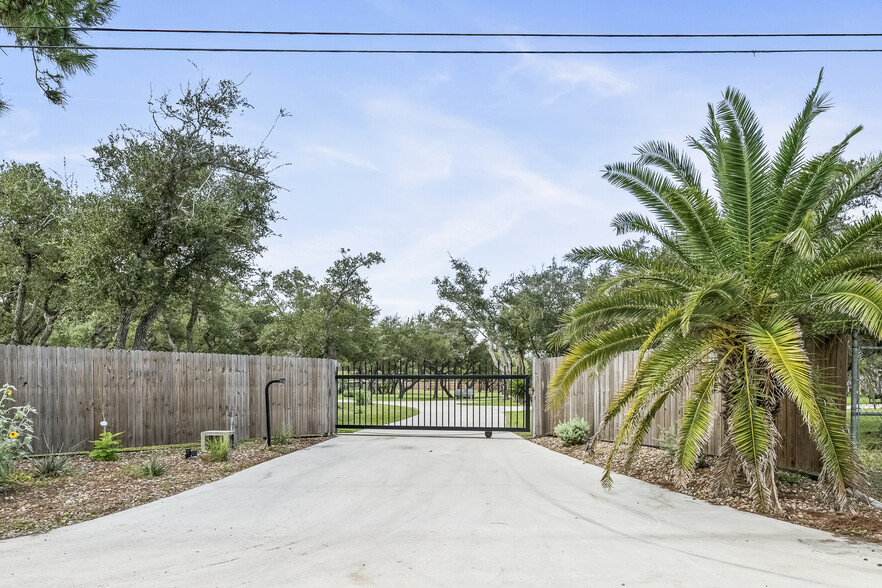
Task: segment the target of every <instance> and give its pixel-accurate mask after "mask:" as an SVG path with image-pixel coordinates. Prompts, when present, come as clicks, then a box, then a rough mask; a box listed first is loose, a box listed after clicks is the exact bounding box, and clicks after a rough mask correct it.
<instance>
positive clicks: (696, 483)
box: [533, 437, 882, 543]
mask: <svg viewBox="0 0 882 588" xmlns="http://www.w3.org/2000/svg"><path fill="white" fill-rule="evenodd" d="M533 442H534V443H536V444H538V445H541V446H542V447H545V448H547V449H551V450H553V451H557V452H558V453H563V454H564V455H569V456H570V457H574V458H576V459H580V460H583V461H585V462H588V463H592V464H594V465H596V466H600V467H604V465H605V464H606V459H607V457H608V456H609V452H610V450H611V448H612V443H607V442H599V443H598V444H597V446H596V447H595V451H594V453H593V454H585V452H584V451H583V450H582V446H581V445H580V446H576V447H564V445H563V443H562V442H561V441H560V439H558V438H556V437H538V438H535V439H533ZM707 461H708V466H712V465H713V458H708V460H707ZM623 466H624V460H623V459H619V458H617V460H616V463H615V465H614V467H613V471H614V472H616V473H618V474H625V472H624V467H623ZM711 471H712V467H705V468H698V469H697V470H696V471H695V474H694V475H693V476H692V478H691V480H690V481H689V483H688V485H687V487H686V489H685V491H680V490H678V489H677V488H676V487H675V484H674V481H675V470H674V465H673V460H672V459H671V458H670V457H669V456H668V454H667V453H666V452H664V451H663V450H661V449H656V448H654V447H642V448H640V450H639V452H638V454H637V456H636V457H635V458H634V461H633V462H632V464H631V469H630V471H628V472H627V475H628V476H630V477H632V478H637V479H638V480H643V481H644V482H649V483H651V484H655V485H657V486H661V487H663V488H667V489H669V490H674V491H680V492H682V493H683V494H687V495H689V496H694V497H695V498H699V499H701V500H705V501H707V502H710V503H712V504H722V505H725V506H729V507H732V508H735V509H738V510H743V511H747V512H757V511H756V510H755V509H754V508H753V504H752V501H751V499H750V497H749V496H748V493H747V490H748V487H747V485H746V483H745V482H744V480H743V479H739V480H738V482H737V484H736V488H735V490H734V491H733V492H732V493H731V495H729V496H719V495H718V494H717V493H716V492H715V491H714V489H713V480H712V476H711ZM613 481H615V476H613ZM613 491H615V488H613ZM778 492H779V498H780V501H781V506H782V508H783V510H784V512H783V514H781V515H772V516H774V518H777V519H781V520H784V521H788V522H791V523H795V524H797V525H803V526H805V527H812V528H815V529H821V530H822V531H829V532H831V533H836V534H837V535H844V536H848V537H854V538H858V539H863V540H866V541H872V542H875V543H882V510H879V509H876V508H873V507H870V506H867V505H864V504H858V503H856V504H855V512H854V513H852V514H847V513H840V512H836V511H835V510H834V509H833V508H832V507H831V506H829V505H828V504H826V503H825V502H824V500H823V499H822V498H821V496H822V495H821V491H820V485H819V484H818V482H817V481H815V480H813V479H812V478H810V477H807V476H802V475H799V474H793V473H790V472H780V473H779V477H778Z"/></svg>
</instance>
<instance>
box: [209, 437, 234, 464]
mask: <svg viewBox="0 0 882 588" xmlns="http://www.w3.org/2000/svg"><path fill="white" fill-rule="evenodd" d="M205 446H206V447H207V448H208V456H207V459H208V461H227V459H228V458H229V453H230V440H229V438H228V437H209V438H207V439H206V440H205ZM203 455H205V454H203Z"/></svg>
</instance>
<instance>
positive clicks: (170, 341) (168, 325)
mask: <svg viewBox="0 0 882 588" xmlns="http://www.w3.org/2000/svg"><path fill="white" fill-rule="evenodd" d="M162 318H163V320H165V335H166V336H167V337H168V344H169V347H171V350H172V351H173V352H175V353H177V352H178V346H177V345H176V344H175V340H174V339H172V334H171V321H170V320H168V312H163V313H162Z"/></svg>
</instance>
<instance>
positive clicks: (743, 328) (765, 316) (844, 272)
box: [548, 76, 882, 512]
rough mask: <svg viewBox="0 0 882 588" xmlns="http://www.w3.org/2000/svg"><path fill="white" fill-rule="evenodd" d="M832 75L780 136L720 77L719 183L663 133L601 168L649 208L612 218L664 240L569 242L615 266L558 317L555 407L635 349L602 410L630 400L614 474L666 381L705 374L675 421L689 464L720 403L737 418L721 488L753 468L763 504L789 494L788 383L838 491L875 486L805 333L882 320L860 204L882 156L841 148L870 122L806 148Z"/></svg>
mask: <svg viewBox="0 0 882 588" xmlns="http://www.w3.org/2000/svg"><path fill="white" fill-rule="evenodd" d="M820 85H821V78H820V76H819V78H818V83H817V85H816V86H815V87H814V89H813V90H812V91H811V93H810V94H809V96H808V98H807V99H806V101H805V105H804V107H803V108H802V109H801V111H800V112H799V113H798V114H797V116H796V118H795V119H794V120H793V123H792V124H791V125H790V127H789V129H788V130H787V131H786V132H785V134H784V137H783V139H782V140H781V142H780V144H779V145H780V146H779V148H778V150H777V152H775V153H770V152H769V150H768V148H767V146H766V141H765V138H764V136H763V130H762V126H761V125H760V123H759V120H758V119H757V117H756V115H755V113H754V111H753V109H752V108H751V106H750V103H749V102H748V100H747V98H746V97H745V96H744V95H743V94H742V93H741V92H739V91H738V90H736V89H734V88H728V89H726V91H725V92H724V93H723V99H722V100H721V101H720V102H719V103H718V104H716V105H708V110H707V112H708V115H707V120H708V122H707V126H706V127H705V128H704V129H703V130H702V131H701V133H700V134H699V135H698V136H697V137H691V138H689V139H688V140H687V144H688V145H689V147H690V148H692V149H694V150H695V152H696V153H697V154H698V155H699V156H702V157H704V158H706V160H707V163H708V165H709V169H710V171H711V176H712V178H711V181H710V182H709V183H707V182H703V181H702V178H701V176H700V173H699V167H698V166H696V165H695V164H694V163H693V162H692V161H691V159H690V158H689V156H688V155H687V154H686V153H683V152H682V151H681V150H680V149H679V148H678V147H676V146H674V145H673V144H670V143H667V142H663V141H650V142H647V143H644V144H643V145H641V146H640V147H638V148H637V158H636V161H634V162H623V163H615V164H611V165H608V166H606V169H605V173H604V178H605V179H607V180H608V181H609V182H610V183H612V184H613V185H614V186H617V187H620V188H623V189H625V190H627V191H628V192H630V193H631V194H632V195H634V196H635V197H636V198H637V200H638V201H640V203H641V204H643V206H645V208H646V209H647V210H648V211H649V215H645V214H640V213H621V214H619V215H617V216H616V217H615V218H614V220H613V227H614V228H615V229H616V231H617V232H618V233H619V234H624V233H637V234H638V235H640V237H641V239H651V240H652V241H653V242H655V243H658V245H657V246H656V247H655V248H647V247H645V245H643V244H645V243H646V241H645V240H644V241H641V242H640V243H639V245H641V246H621V247H607V246H602V247H594V246H590V247H580V248H577V249H575V250H574V251H573V252H572V253H571V254H570V255H569V256H568V258H569V259H570V260H571V261H575V262H578V263H582V264H588V263H596V262H601V263H610V264H612V265H614V266H615V267H616V268H617V269H618V272H617V274H616V275H615V276H614V277H613V278H611V279H610V280H608V281H607V282H606V283H605V284H603V285H602V286H601V287H600V289H599V290H598V291H597V292H596V293H595V294H593V295H592V296H590V297H589V298H587V299H586V300H585V301H584V302H582V303H581V304H579V305H577V306H576V307H575V308H574V309H573V310H571V311H570V312H568V313H567V315H566V317H565V319H564V324H563V326H562V327H561V328H560V329H559V330H558V332H557V333H556V335H555V343H557V344H558V345H560V346H563V347H566V348H567V349H568V352H567V354H566V356H565V358H564V360H563V361H562V362H561V364H560V366H559V367H558V369H557V371H556V373H555V375H554V377H553V379H552V391H551V394H550V395H549V401H548V404H549V405H550V407H551V408H558V407H560V406H561V405H562V403H563V401H564V400H565V398H566V397H567V395H568V394H569V390H570V388H571V386H572V385H573V383H574V382H575V381H576V379H577V378H578V377H579V376H580V375H581V374H583V373H586V372H589V373H596V372H597V370H600V369H603V368H604V367H605V366H606V365H608V363H609V362H610V361H611V360H612V358H614V357H616V356H618V355H619V354H621V353H623V352H626V351H636V352H638V355H637V358H638V361H637V363H636V366H635V368H634V370H633V372H632V373H631V374H629V377H628V378H627V379H626V381H625V383H624V385H623V386H622V387H621V388H620V389H619V390H617V391H616V394H615V396H614V398H613V400H612V401H611V402H610V403H609V406H608V407H607V410H606V413H605V415H604V420H603V425H602V426H605V425H607V424H608V423H610V422H612V421H613V420H614V419H616V418H617V417H619V416H622V425H621V427H620V428H619V430H618V433H617V434H616V438H615V441H614V445H613V450H612V451H611V452H610V455H609V459H608V461H607V464H606V471H605V472H604V476H603V479H602V483H603V485H604V487H609V486H610V485H611V484H612V479H611V477H610V471H611V468H612V464H613V462H614V459H615V457H616V456H617V455H620V454H622V453H625V454H626V455H628V456H629V457H630V456H633V455H634V454H635V452H636V451H637V450H638V449H639V448H640V446H641V444H642V441H643V439H644V437H645V435H646V432H647V431H648V430H649V428H650V427H651V425H652V422H653V419H654V417H655V416H656V414H658V411H659V410H661V408H662V407H663V406H664V405H665V402H666V399H667V398H669V397H671V395H673V394H677V393H679V391H680V390H682V389H683V388H684V387H685V384H686V383H687V382H689V381H692V380H693V379H694V385H691V386H689V388H690V390H689V393H688V394H687V396H686V398H685V401H684V407H683V411H682V417H681V421H680V425H679V431H680V435H679V440H678V447H677V455H676V462H677V466H678V467H679V469H680V470H681V472H682V473H683V474H688V473H689V472H691V471H692V470H693V469H694V468H695V466H696V465H697V463H698V460H699V457H700V455H701V449H702V448H703V447H704V446H705V444H706V443H707V440H708V438H709V435H710V433H711V431H712V425H713V422H714V420H715V419H726V421H727V422H726V423H725V426H724V430H725V432H726V435H725V437H724V439H723V446H722V448H721V450H720V455H721V456H723V457H721V458H720V459H719V461H718V463H719V468H718V469H717V471H716V472H715V478H716V482H717V487H718V489H719V491H721V492H725V491H729V490H731V489H733V488H734V486H735V479H736V475H737V474H738V473H739V472H741V473H743V474H744V475H745V477H746V478H747V481H748V483H749V487H750V493H751V496H752V498H753V501H754V503H755V506H756V507H757V509H759V510H761V511H775V512H780V511H781V506H780V504H779V502H778V495H777V491H776V486H775V475H774V469H775V456H776V452H777V449H778V446H779V443H780V438H779V435H778V434H777V432H776V430H775V424H774V423H775V416H776V413H777V411H778V409H779V407H780V406H782V401H783V399H784V398H790V399H791V400H792V401H793V403H794V405H795V406H796V407H797V409H798V410H799V412H800V413H801V415H802V417H803V419H804V422H805V423H806V425H807V426H808V429H809V432H810V433H811V436H812V439H813V441H814V444H815V446H816V447H817V448H818V450H819V452H820V454H821V457H822V461H823V471H822V472H821V476H820V479H821V482H822V484H823V485H824V487H825V489H826V493H825V494H826V496H827V497H829V498H830V499H831V500H832V502H833V503H834V504H835V506H836V507H837V508H848V507H849V497H848V489H849V488H853V489H856V490H863V489H864V488H866V473H865V471H864V468H863V467H862V465H861V463H860V459H859V458H858V456H857V453H856V450H855V447H854V446H853V445H852V443H851V441H850V439H849V435H848V430H847V427H846V420H845V412H844V411H843V410H842V408H841V407H840V404H839V403H838V402H837V401H836V399H835V398H834V397H833V391H832V387H831V386H829V385H828V384H829V382H828V381H827V380H828V378H827V377H826V375H825V374H824V373H823V372H822V371H821V370H820V369H818V368H817V367H816V366H815V365H814V364H813V363H812V362H811V361H810V360H809V356H808V352H807V350H806V343H805V341H806V338H809V337H811V338H825V337H830V336H838V335H842V334H844V333H848V332H849V331H850V330H851V329H852V328H853V327H854V325H856V324H860V325H861V326H862V327H863V328H864V329H866V331H868V332H869V333H871V334H872V335H873V336H875V337H879V338H882V280H880V278H879V271H880V268H882V252H880V251H879V248H878V239H879V237H880V235H882V212H880V211H870V212H868V214H866V216H863V217H862V218H860V219H859V220H855V221H851V220H850V219H849V217H848V211H849V209H850V208H851V207H853V206H854V205H856V204H857V203H859V202H860V200H861V198H863V197H864V196H865V193H866V189H867V186H868V185H869V184H870V183H871V182H873V181H874V178H877V177H878V175H877V174H878V172H879V171H880V170H882V156H874V157H870V158H868V159H866V160H864V161H862V162H861V163H858V164H850V163H847V162H845V161H844V160H843V153H844V151H845V149H846V146H847V145H848V142H849V140H850V139H851V138H852V137H853V136H854V135H855V134H856V133H857V132H858V131H860V129H861V127H857V128H855V129H854V130H852V131H850V132H848V133H845V136H844V138H843V140H842V141H841V142H840V143H838V144H836V145H834V146H833V147H832V148H830V149H828V150H827V151H826V152H823V153H820V154H818V155H815V156H808V155H806V153H805V150H806V148H807V145H808V139H807V138H808V130H809V127H810V126H811V124H812V122H813V121H814V120H815V118H817V117H818V116H819V115H821V114H823V113H824V112H825V111H827V110H829V109H830V107H831V103H830V100H829V97H828V95H827V93H825V92H821V91H820ZM717 395H719V398H720V400H719V401H717V400H715V399H716V397H717ZM687 478H688V476H681V477H680V481H681V482H682V481H685V480H686V479H687Z"/></svg>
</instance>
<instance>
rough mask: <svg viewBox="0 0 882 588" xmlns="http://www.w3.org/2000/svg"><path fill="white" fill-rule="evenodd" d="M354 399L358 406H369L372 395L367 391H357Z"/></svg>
mask: <svg viewBox="0 0 882 588" xmlns="http://www.w3.org/2000/svg"><path fill="white" fill-rule="evenodd" d="M353 398H355V404H357V405H358V406H367V405H369V404H370V403H371V393H370V392H368V391H366V390H356V391H355V395H354V396H353Z"/></svg>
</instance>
